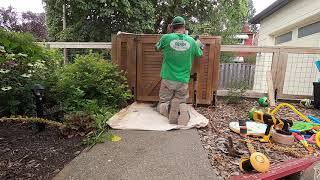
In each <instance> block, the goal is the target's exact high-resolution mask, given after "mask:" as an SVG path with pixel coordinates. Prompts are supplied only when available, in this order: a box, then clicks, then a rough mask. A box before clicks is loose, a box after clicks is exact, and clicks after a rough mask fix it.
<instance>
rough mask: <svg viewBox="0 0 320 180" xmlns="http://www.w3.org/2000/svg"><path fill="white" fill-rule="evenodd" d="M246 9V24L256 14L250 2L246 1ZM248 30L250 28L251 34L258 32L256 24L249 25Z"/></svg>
mask: <svg viewBox="0 0 320 180" xmlns="http://www.w3.org/2000/svg"><path fill="white" fill-rule="evenodd" d="M248 8H249V12H248V18H247V22H249V20H250V19H252V18H253V17H254V15H255V14H256V8H255V7H254V4H253V1H252V0H249V1H248ZM250 28H251V31H252V32H257V31H258V27H257V25H256V24H250Z"/></svg>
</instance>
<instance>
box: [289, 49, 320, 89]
mask: <svg viewBox="0 0 320 180" xmlns="http://www.w3.org/2000/svg"><path fill="white" fill-rule="evenodd" d="M316 60H320V54H293V53H290V54H288V61H287V68H286V73H285V80H284V86H283V93H284V94H291V95H313V84H312V83H313V82H315V81H317V80H318V79H319V78H320V73H319V72H318V69H317V68H316V66H315V64H314V62H315V61H316Z"/></svg>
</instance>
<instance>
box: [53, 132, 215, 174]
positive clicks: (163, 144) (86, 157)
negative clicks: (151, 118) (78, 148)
mask: <svg viewBox="0 0 320 180" xmlns="http://www.w3.org/2000/svg"><path fill="white" fill-rule="evenodd" d="M114 132H115V134H117V135H120V136H121V137H122V140H121V141H120V142H106V143H104V144H98V145H96V146H95V147H93V148H92V149H91V150H90V151H89V152H83V153H81V154H80V155H79V156H78V157H76V158H75V159H74V160H73V161H71V162H70V163H69V164H68V165H67V166H66V167H65V168H64V169H63V170H62V171H61V172H60V173H59V174H58V175H57V176H56V177H55V178H54V179H59V180H60V179H67V180H70V179H86V180H87V179H99V180H100V179H105V180H118V179H129V180H151V179H159V180H160V179H165V180H175V179H182V180H188V179H196V180H198V179H216V175H215V174H214V171H213V169H212V167H211V165H210V163H209V160H208V157H207V153H206V152H205V151H204V149H203V148H202V145H201V142H200V137H199V135H198V132H197V131H196V130H194V129H192V130H179V131H168V132H156V131H114Z"/></svg>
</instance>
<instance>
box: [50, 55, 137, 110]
mask: <svg viewBox="0 0 320 180" xmlns="http://www.w3.org/2000/svg"><path fill="white" fill-rule="evenodd" d="M56 75H57V85H56V87H55V91H56V92H57V93H58V96H59V97H60V101H61V102H63V104H64V106H65V107H66V109H67V110H68V111H82V110H83V109H85V108H88V106H89V105H90V103H91V105H92V104H97V106H99V107H113V108H119V107H122V106H124V105H126V103H127V100H128V99H129V98H130V97H131V95H130V91H129V89H128V85H127V80H126V78H125V76H123V75H122V74H121V73H120V72H118V69H117V67H116V66H115V65H113V64H112V63H110V62H107V61H106V60H103V59H102V58H101V56H100V55H99V54H93V53H90V54H88V55H83V56H78V57H77V58H76V59H75V63H73V64H69V65H66V66H64V67H63V68H62V69H61V70H59V71H58V72H57V73H56ZM92 102H94V103H92ZM90 108H92V107H90ZM95 108H96V107H95ZM92 111H93V110H92Z"/></svg>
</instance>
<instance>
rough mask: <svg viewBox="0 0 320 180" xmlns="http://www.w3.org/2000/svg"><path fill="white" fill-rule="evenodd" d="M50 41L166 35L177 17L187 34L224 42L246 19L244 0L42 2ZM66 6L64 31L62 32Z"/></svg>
mask: <svg viewBox="0 0 320 180" xmlns="http://www.w3.org/2000/svg"><path fill="white" fill-rule="evenodd" d="M43 2H44V3H45V10H46V15H47V23H48V29H49V37H50V40H51V41H110V40H111V34H115V33H117V32H118V31H126V32H132V33H163V34H164V33H167V25H168V24H170V23H171V21H172V19H173V18H174V17H175V16H177V15H180V16H183V17H184V18H185V19H186V20H187V26H188V27H189V29H190V32H193V33H194V34H203V33H208V34H211V35H221V36H223V37H224V39H223V41H224V43H229V42H231V41H232V40H233V39H232V38H230V37H231V36H233V35H235V34H237V33H239V32H240V31H241V28H242V26H243V25H244V22H245V21H246V20H247V19H248V18H247V17H248V12H249V9H248V2H247V0H219V1H212V0H177V1H168V0H161V1H157V0H143V1H138V2H137V1H133V0H123V1H117V0H99V1H84V0H69V1H64V0H43ZM63 3H66V7H67V8H66V12H67V14H66V15H67V16H66V20H67V28H66V29H65V30H62V21H61V19H62V6H63Z"/></svg>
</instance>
